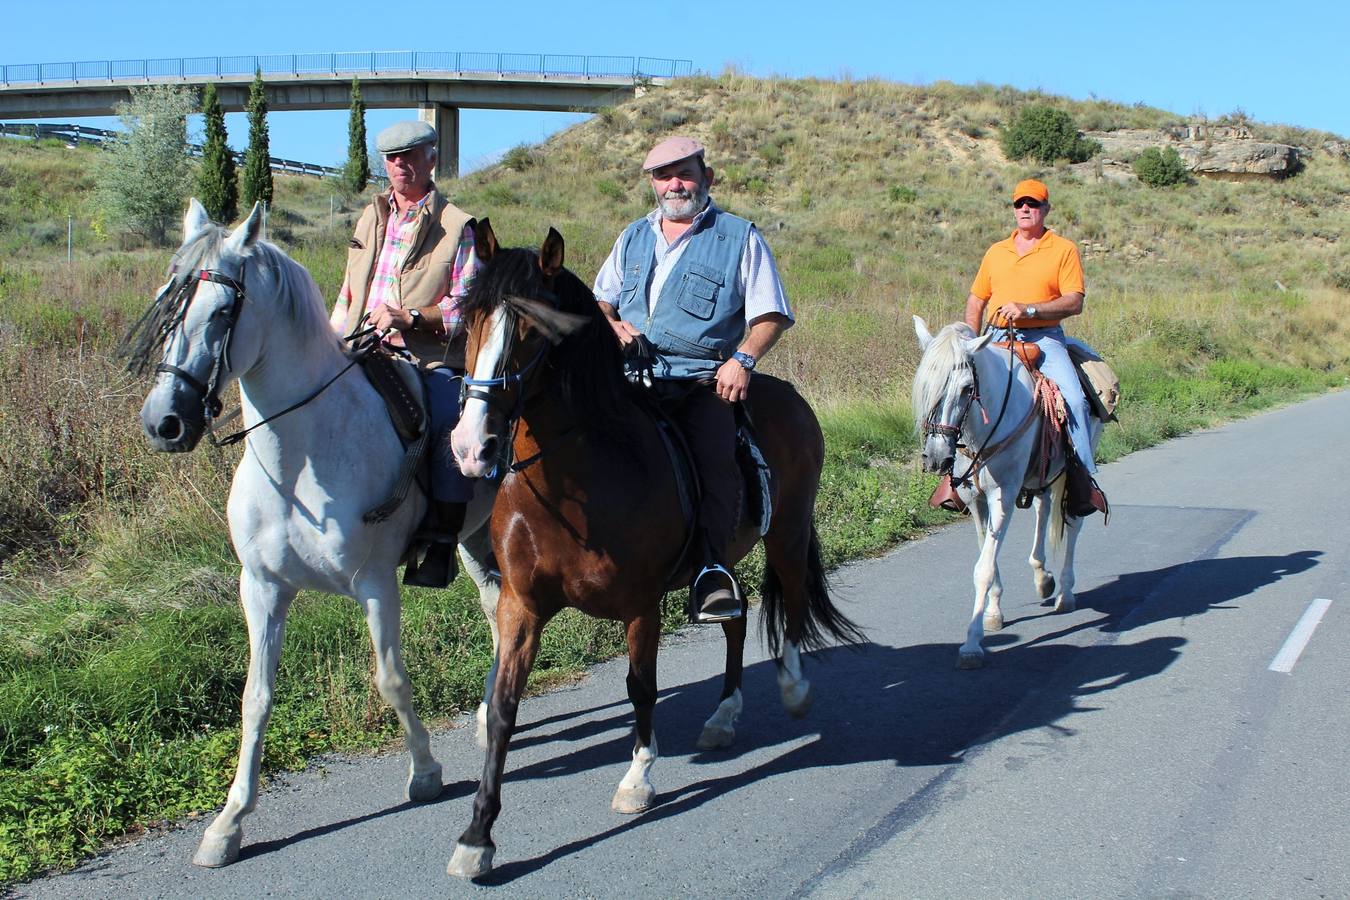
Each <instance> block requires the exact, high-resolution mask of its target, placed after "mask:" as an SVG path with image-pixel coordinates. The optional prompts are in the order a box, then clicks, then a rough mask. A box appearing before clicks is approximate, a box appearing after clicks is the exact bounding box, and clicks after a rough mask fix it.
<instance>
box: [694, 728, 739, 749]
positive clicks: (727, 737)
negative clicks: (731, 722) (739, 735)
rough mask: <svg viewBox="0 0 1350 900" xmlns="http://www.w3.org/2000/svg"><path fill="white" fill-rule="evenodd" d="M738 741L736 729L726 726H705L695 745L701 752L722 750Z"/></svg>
mask: <svg viewBox="0 0 1350 900" xmlns="http://www.w3.org/2000/svg"><path fill="white" fill-rule="evenodd" d="M735 740H736V729H735V728H731V727H729V726H725V725H704V726H703V733H702V734H700V735H699V736H698V743H697V744H696V745H695V746H697V747H698V749H700V750H720V749H722V748H723V747H730V746H731V744H732V742H733V741H735Z"/></svg>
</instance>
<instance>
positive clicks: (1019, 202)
mask: <svg viewBox="0 0 1350 900" xmlns="http://www.w3.org/2000/svg"><path fill="white" fill-rule="evenodd" d="M1044 205H1045V204H1043V203H1042V202H1041V201H1040V200H1032V199H1031V198H1030V197H1019V198H1018V199H1016V200H1014V201H1013V209H1021V208H1022V207H1024V206H1030V207H1031V208H1032V209H1040V208H1041V207H1042V206H1044Z"/></svg>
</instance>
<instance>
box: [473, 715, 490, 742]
mask: <svg viewBox="0 0 1350 900" xmlns="http://www.w3.org/2000/svg"><path fill="white" fill-rule="evenodd" d="M476 718H477V719H478V731H477V733H476V734H474V736H473V739H474V743H476V744H477V745H478V749H479V750H486V749H487V745H488V729H487V704H486V703H479V704H478V715H477V717H476Z"/></svg>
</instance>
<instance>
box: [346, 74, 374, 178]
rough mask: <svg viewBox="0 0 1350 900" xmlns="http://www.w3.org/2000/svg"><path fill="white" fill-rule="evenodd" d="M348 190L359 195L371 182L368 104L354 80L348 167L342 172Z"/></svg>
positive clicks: (348, 123)
mask: <svg viewBox="0 0 1350 900" xmlns="http://www.w3.org/2000/svg"><path fill="white" fill-rule="evenodd" d="M342 181H343V183H344V184H345V185H346V186H347V190H349V191H351V192H352V193H353V194H359V193H361V192H362V191H364V190H365V189H366V184H367V183H369V182H370V158H369V157H368V156H367V155H366V104H365V102H364V101H362V100H361V84H360V82H358V81H357V80H356V79H355V78H353V79H352V111H351V117H350V118H349V119H348V121H347V165H346V167H344V168H343V170H342Z"/></svg>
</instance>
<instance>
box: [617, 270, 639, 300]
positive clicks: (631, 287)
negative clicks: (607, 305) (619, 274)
mask: <svg viewBox="0 0 1350 900" xmlns="http://www.w3.org/2000/svg"><path fill="white" fill-rule="evenodd" d="M641 275H642V267H641V266H638V265H636V264H634V265H631V266H628V267H626V268H625V269H624V270H623V284H622V285H620V286H619V305H620V306H623V305H625V304H627V303H629V302H631V301H632V300H633V299H634V298H635V297H637V292H638V288H639V287H640V286H641V284H642V279H641V277H640V276H641Z"/></svg>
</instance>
